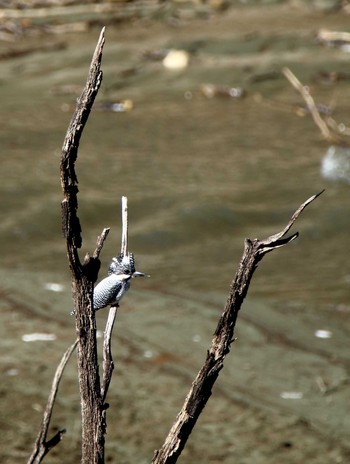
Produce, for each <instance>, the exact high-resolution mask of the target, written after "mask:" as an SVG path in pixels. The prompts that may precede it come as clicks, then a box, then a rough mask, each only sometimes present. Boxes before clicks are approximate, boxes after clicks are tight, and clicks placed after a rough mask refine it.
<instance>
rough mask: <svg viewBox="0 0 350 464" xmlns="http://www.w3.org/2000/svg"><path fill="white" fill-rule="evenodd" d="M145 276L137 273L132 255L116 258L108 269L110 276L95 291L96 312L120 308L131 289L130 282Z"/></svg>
mask: <svg viewBox="0 0 350 464" xmlns="http://www.w3.org/2000/svg"><path fill="white" fill-rule="evenodd" d="M144 275H145V274H143V273H142V272H136V270H135V259H134V255H133V254H132V253H128V254H127V255H125V256H123V255H119V256H116V257H114V258H113V259H112V261H111V263H110V265H109V268H108V276H107V277H106V278H105V279H103V280H101V282H100V283H99V284H97V285H96V287H95V289H94V298H93V301H94V309H95V311H97V310H98V309H101V308H104V307H106V306H108V305H113V306H119V301H120V300H121V299H122V297H123V296H124V294H125V292H126V291H127V290H129V288H130V283H131V282H130V280H131V279H133V278H134V277H143V276H144Z"/></svg>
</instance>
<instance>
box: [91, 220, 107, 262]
mask: <svg viewBox="0 0 350 464" xmlns="http://www.w3.org/2000/svg"><path fill="white" fill-rule="evenodd" d="M109 231H110V228H109V227H107V228H105V229H103V231H102V234H101V235H100V236H99V237H98V238H97V243H96V248H95V251H94V254H93V255H92V256H93V258H94V259H98V258H99V256H100V253H101V250H102V248H103V245H104V242H105V240H106V238H107V235H108V234H109Z"/></svg>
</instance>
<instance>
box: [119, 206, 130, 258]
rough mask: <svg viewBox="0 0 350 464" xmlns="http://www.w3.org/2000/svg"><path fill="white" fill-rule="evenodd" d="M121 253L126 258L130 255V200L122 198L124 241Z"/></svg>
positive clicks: (122, 241)
mask: <svg viewBox="0 0 350 464" xmlns="http://www.w3.org/2000/svg"><path fill="white" fill-rule="evenodd" d="M120 253H121V255H123V256H126V255H127V253H128V199H127V197H122V240H121V247H120Z"/></svg>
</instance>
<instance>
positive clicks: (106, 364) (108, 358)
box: [101, 197, 128, 404]
mask: <svg viewBox="0 0 350 464" xmlns="http://www.w3.org/2000/svg"><path fill="white" fill-rule="evenodd" d="M120 253H121V255H122V256H127V253H128V199H127V197H122V238H121V246H120ZM117 312H118V307H117V306H111V308H110V309H109V313H108V319H107V323H106V328H105V331H104V337H103V381H102V388H101V396H102V402H103V404H104V403H105V400H106V397H107V392H108V388H109V385H110V383H111V380H112V374H113V369H114V362H113V357H112V349H111V341H112V331H113V327H114V322H115V318H116V316H117Z"/></svg>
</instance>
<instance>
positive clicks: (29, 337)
mask: <svg viewBox="0 0 350 464" xmlns="http://www.w3.org/2000/svg"><path fill="white" fill-rule="evenodd" d="M56 338H57V337H56V335H55V334H50V333H48V334H45V333H32V334H25V335H22V341H24V342H38V341H42V342H52V341H54V340H56Z"/></svg>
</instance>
